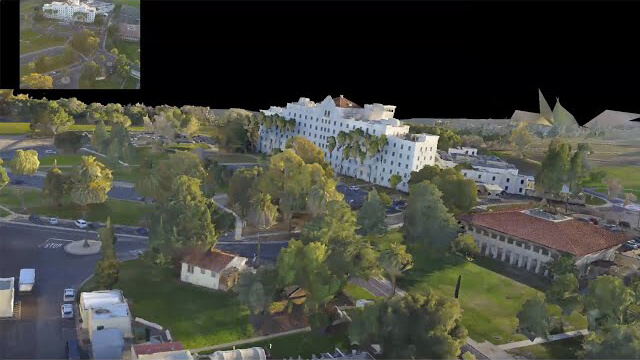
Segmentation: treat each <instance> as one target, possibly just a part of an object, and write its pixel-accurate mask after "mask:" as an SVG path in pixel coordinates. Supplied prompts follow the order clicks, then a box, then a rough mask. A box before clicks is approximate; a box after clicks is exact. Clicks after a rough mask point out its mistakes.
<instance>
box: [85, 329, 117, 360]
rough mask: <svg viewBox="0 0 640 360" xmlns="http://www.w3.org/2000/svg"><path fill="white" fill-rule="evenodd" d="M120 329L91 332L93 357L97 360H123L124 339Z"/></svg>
mask: <svg viewBox="0 0 640 360" xmlns="http://www.w3.org/2000/svg"><path fill="white" fill-rule="evenodd" d="M123 336H124V335H123V333H122V331H120V330H119V329H103V330H94V331H92V332H91V357H92V359H96V360H117V359H122V354H123V352H124V337H123Z"/></svg>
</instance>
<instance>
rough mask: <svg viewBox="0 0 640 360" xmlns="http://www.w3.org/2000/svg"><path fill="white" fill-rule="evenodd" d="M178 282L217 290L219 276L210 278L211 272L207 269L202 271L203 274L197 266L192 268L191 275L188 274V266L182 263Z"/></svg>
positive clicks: (215, 275)
mask: <svg viewBox="0 0 640 360" xmlns="http://www.w3.org/2000/svg"><path fill="white" fill-rule="evenodd" d="M180 280H182V281H184V282H188V283H191V284H194V285H198V286H204V287H207V288H210V289H214V290H217V289H218V285H219V284H220V274H214V276H212V275H211V270H207V269H204V274H203V273H202V269H200V268H199V267H197V266H194V267H193V273H190V272H189V271H188V265H187V264H186V263H182V268H181V269H180Z"/></svg>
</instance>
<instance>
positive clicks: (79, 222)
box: [74, 219, 89, 229]
mask: <svg viewBox="0 0 640 360" xmlns="http://www.w3.org/2000/svg"><path fill="white" fill-rule="evenodd" d="M74 224H75V226H76V227H78V228H80V229H84V228H86V227H87V226H89V225H88V224H87V222H86V221H84V220H82V219H78V220H76V221H75V222H74Z"/></svg>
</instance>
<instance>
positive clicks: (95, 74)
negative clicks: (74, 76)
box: [82, 61, 106, 84]
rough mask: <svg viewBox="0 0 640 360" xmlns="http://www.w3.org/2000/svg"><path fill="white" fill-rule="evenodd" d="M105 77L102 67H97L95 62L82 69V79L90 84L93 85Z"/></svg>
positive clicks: (90, 62)
mask: <svg viewBox="0 0 640 360" xmlns="http://www.w3.org/2000/svg"><path fill="white" fill-rule="evenodd" d="M104 76H106V71H105V69H104V67H102V66H100V65H98V64H97V63H96V62H95V61H89V62H88V63H86V64H85V66H84V68H83V69H82V77H83V78H85V79H87V81H88V82H89V83H90V84H95V83H96V80H97V79H98V78H101V77H104Z"/></svg>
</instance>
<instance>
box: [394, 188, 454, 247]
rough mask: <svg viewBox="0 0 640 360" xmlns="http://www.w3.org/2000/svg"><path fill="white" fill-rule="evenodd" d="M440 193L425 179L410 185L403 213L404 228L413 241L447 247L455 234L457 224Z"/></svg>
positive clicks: (408, 237) (409, 238)
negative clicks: (405, 208)
mask: <svg viewBox="0 0 640 360" xmlns="http://www.w3.org/2000/svg"><path fill="white" fill-rule="evenodd" d="M441 196H442V193H441V192H440V191H439V190H438V189H437V188H436V186H435V185H433V184H431V183H430V182H428V181H423V182H421V183H418V184H415V185H411V186H410V188H409V201H408V202H407V210H406V211H405V214H404V226H403V231H404V234H405V236H406V237H407V239H408V240H409V241H411V242H413V243H420V242H422V243H423V244H424V245H428V246H436V247H447V246H449V244H450V243H451V241H452V240H453V239H454V238H455V237H456V235H457V231H458V225H457V223H456V220H455V219H454V218H453V216H452V215H451V214H450V213H449V212H447V208H446V207H445V206H444V204H443V203H442V200H441Z"/></svg>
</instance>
